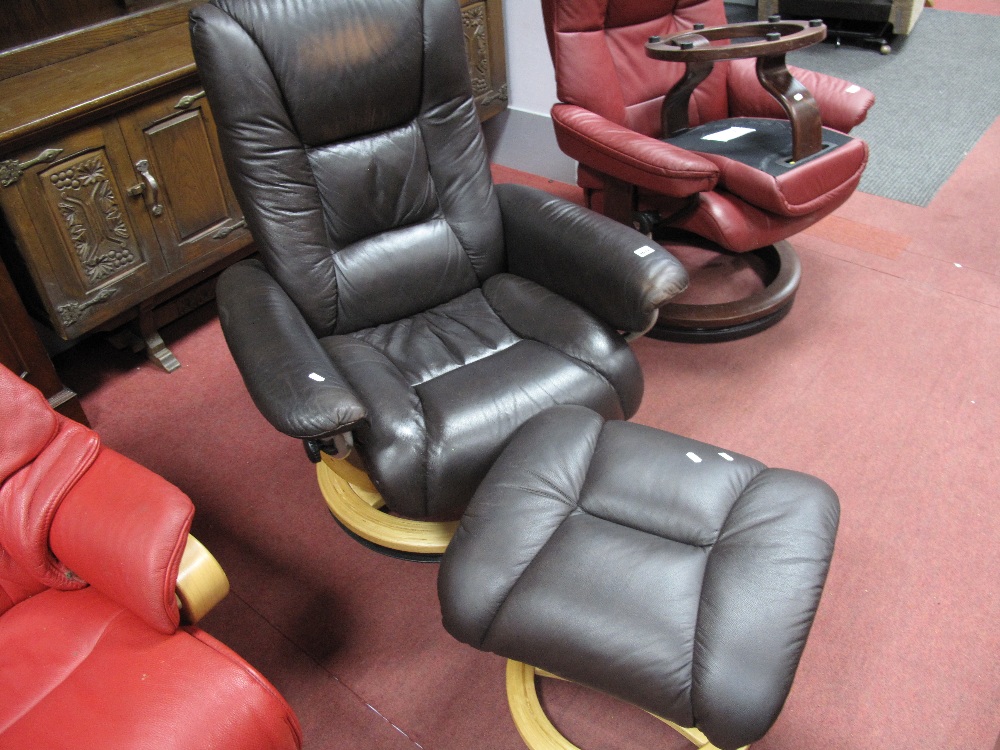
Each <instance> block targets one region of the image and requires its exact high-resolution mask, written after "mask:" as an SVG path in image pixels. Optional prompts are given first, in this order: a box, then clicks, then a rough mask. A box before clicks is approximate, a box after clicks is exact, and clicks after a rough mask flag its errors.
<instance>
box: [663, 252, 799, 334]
mask: <svg viewBox="0 0 1000 750" xmlns="http://www.w3.org/2000/svg"><path fill="white" fill-rule="evenodd" d="M654 236H655V235H654ZM747 254H749V255H752V256H754V258H755V259H756V261H757V262H756V264H755V265H757V266H759V270H758V271H757V272H758V275H759V276H760V279H761V282H762V284H763V288H761V289H759V290H758V291H755V292H753V293H752V294H750V295H748V296H746V297H743V298H741V299H738V300H733V301H731V302H716V303H708V304H686V303H684V302H668V303H667V304H666V305H664V306H663V307H661V308H660V316H659V319H658V320H657V323H656V325H655V326H653V328H652V329H651V330H650V331H649V333H648V334H647V335H648V336H650V337H651V338H655V339H660V340H662V341H680V342H685V343H699V342H700V343H709V342H719V341H732V340H734V339H739V338H743V337H744V336H750V335H752V334H754V333H758V332H760V331H763V330H765V329H767V328H770V327H771V326H773V325H774V324H775V323H777V322H778V321H780V320H781V319H782V318H784V317H785V316H786V315H787V314H788V311H789V310H791V308H792V303H793V302H794V301H795V293H796V292H797V291H798V288H799V281H800V280H801V277H802V264H801V263H800V262H799V256H798V255H796V254H795V251H794V250H793V249H792V246H791V245H790V244H789V243H788V242H787V241H786V240H781V241H780V242H776V243H774V244H773V245H768V246H766V247H762V248H758V249H757V250H753V251H751V252H750V253H747Z"/></svg>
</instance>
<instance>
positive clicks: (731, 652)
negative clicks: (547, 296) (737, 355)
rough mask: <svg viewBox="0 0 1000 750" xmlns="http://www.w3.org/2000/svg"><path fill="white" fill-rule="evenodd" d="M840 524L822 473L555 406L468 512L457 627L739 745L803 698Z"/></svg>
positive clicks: (454, 551) (457, 548)
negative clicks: (805, 662)
mask: <svg viewBox="0 0 1000 750" xmlns="http://www.w3.org/2000/svg"><path fill="white" fill-rule="evenodd" d="M838 518H839V504H838V501H837V496H836V495H835V494H834V492H833V490H831V489H830V488H829V487H828V486H827V485H826V484H824V483H823V482H821V481H820V480H818V479H815V478H814V477H811V476H807V475H805V474H801V473H798V472H793V471H786V470H781V469H769V468H767V467H765V466H764V465H763V464H761V463H759V462H758V461H755V460H753V459H751V458H747V457H745V456H741V455H738V454H735V453H727V452H725V451H722V450H720V449H718V448H715V447H712V446H710V445H707V444H705V443H700V442H698V441H695V440H689V439H687V438H683V437H679V436H677V435H672V434H669V433H666V432H662V431H660V430H655V429H652V428H649V427H644V426H641V425H637V424H632V423H628V422H618V421H612V422H605V421H604V420H603V419H602V418H601V417H600V416H598V415H597V414H595V413H594V412H592V411H589V410H587V409H584V408H581V407H574V406H567V407H557V408H554V409H550V410H548V411H546V412H544V413H542V414H540V415H539V416H537V417H535V418H534V419H533V420H531V421H530V422H528V423H527V424H526V425H525V426H524V427H522V428H521V430H520V431H519V432H518V433H517V434H516V435H515V437H514V439H513V440H512V442H511V443H510V445H509V446H508V448H507V449H506V450H505V451H504V453H503V454H502V455H501V457H500V458H499V460H498V461H497V462H496V463H495V464H494V466H493V468H492V470H491V471H490V472H489V474H488V475H487V477H486V478H485V480H484V481H483V483H482V484H481V486H480V488H479V490H478V492H477V493H476V495H475V498H474V499H473V501H472V503H471V504H470V505H469V507H468V509H467V511H466V512H465V515H464V517H463V518H462V521H461V523H460V525H459V528H458V530H457V532H456V534H455V537H454V539H453V540H452V542H451V545H450V546H449V548H448V550H447V552H446V553H445V555H444V558H443V560H442V563H441V570H440V574H439V579H438V587H439V594H440V600H441V609H442V616H443V621H444V626H445V628H446V629H447V630H448V632H449V633H451V634H452V635H453V636H454V637H456V638H457V639H458V640H460V641H463V642H465V643H468V644H470V645H472V646H474V647H476V648H478V649H482V650H486V651H491V652H494V653H497V654H499V655H501V656H504V657H507V658H509V659H514V660H516V661H521V662H525V663H527V664H531V665H533V666H535V667H539V668H542V669H545V670H547V671H549V672H552V673H554V674H557V675H559V676H561V677H564V678H567V679H570V680H574V681H576V682H579V683H582V684H585V685H588V686H590V687H593V688H595V689H598V690H601V691H604V692H606V693H608V694H611V695H613V696H616V697H618V698H621V699H623V700H626V701H628V702H630V703H633V704H635V705H638V706H640V707H641V708H644V709H646V710H648V711H650V712H652V713H654V714H656V715H658V716H660V717H663V718H666V719H669V720H671V721H673V722H675V723H677V724H679V725H681V726H685V727H696V728H698V729H700V730H701V731H702V732H703V733H704V734H705V735H706V736H707V737H708V739H709V740H711V741H712V742H713V743H714V744H715V745H717V746H718V747H720V748H736V747H742V746H743V745H746V744H749V743H750V742H753V741H755V740H757V739H759V738H760V737H762V736H763V735H764V734H765V733H766V732H767V730H768V729H769V728H770V727H771V725H772V724H773V723H774V721H775V719H776V718H777V716H778V712H779V711H780V710H781V707H782V704H783V703H784V701H785V698H786V697H787V695H788V691H789V689H790V688H791V684H792V678H793V676H794V674H795V670H796V667H797V666H798V662H799V658H800V656H801V654H802V650H803V647H804V646H805V642H806V636H807V635H808V632H809V629H810V627H811V625H812V621H813V616H814V615H815V612H816V608H817V606H818V604H819V599H820V594H821V592H822V589H823V583H824V581H825V578H826V573H827V569H828V567H829V564H830V558H831V555H832V553H833V544H834V537H835V535H836V529H837V523H838Z"/></svg>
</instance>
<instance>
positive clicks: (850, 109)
mask: <svg viewBox="0 0 1000 750" xmlns="http://www.w3.org/2000/svg"><path fill="white" fill-rule="evenodd" d="M729 65H730V68H729V77H728V79H727V80H728V83H727V86H728V88H729V113H730V115H731V116H733V117H772V118H780V119H784V118H786V117H787V115H786V114H785V112H784V110H783V109H782V108H781V105H780V104H778V102H777V101H776V100H775V98H774V97H773V96H771V95H770V94H769V93H767V91H765V90H764V87H763V86H761V85H760V81H758V80H757V73H756V69H755V61H754V60H733V61H731V62H730V63H729ZM788 72H789V73H791V74H792V75H793V76H795V78H796V79H797V80H798V81H799V82H800V83H801V84H802V85H803V86H805V87H806V88H807V89H809V91H810V93H812V95H813V98H814V99H815V100H816V103H817V104H818V105H819V114H820V119H821V120H822V121H823V125H825V126H826V127H828V128H833V129H834V130H839V131H840V132H841V133H849V132H850V131H851V129H852V128H854V127H857V126H858V125H860V124H861V123H862V122H864V120H865V117H867V116H868V110H869V109H871V107H872V105H873V104H874V103H875V95H874V94H873V93H872V92H871V91H868V90H867V89H863V88H861V87H860V86H855V85H854V84H852V83H850V82H849V81H845V80H842V79H840V78H835V77H834V76H829V75H826V74H825V73H817V72H815V71H812V70H805V69H804V68H797V67H795V66H794V65H789V66H788Z"/></svg>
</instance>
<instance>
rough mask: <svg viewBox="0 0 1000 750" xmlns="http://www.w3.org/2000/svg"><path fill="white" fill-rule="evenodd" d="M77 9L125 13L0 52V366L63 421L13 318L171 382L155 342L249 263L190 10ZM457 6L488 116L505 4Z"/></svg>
mask: <svg viewBox="0 0 1000 750" xmlns="http://www.w3.org/2000/svg"><path fill="white" fill-rule="evenodd" d="M83 1H84V0H76V2H83ZM86 1H87V2H91V4H93V3H105V4H107V3H118V4H120V5H121V7H120V11H119V12H120V14H121V15H120V17H116V18H112V19H111V20H106V21H103V22H101V23H97V24H94V25H91V26H88V27H85V28H82V29H76V30H71V31H67V32H65V33H61V34H57V35H56V36H54V37H51V38H46V39H42V40H40V41H37V42H28V43H25V44H21V46H18V47H15V48H13V49H8V50H6V51H3V52H0V210H2V212H3V221H4V224H5V225H4V226H3V227H0V230H3V231H0V261H2V263H3V264H6V269H3V273H2V274H0V316H2V319H3V322H4V326H3V327H2V330H0V362H2V363H3V364H5V365H7V366H8V367H11V369H14V370H17V371H19V372H21V373H22V375H23V376H24V377H26V378H27V379H28V380H29V382H32V383H33V384H35V385H36V386H38V387H40V388H41V389H42V390H43V392H44V393H45V394H46V396H47V397H48V398H49V400H50V402H52V403H53V405H54V406H57V407H58V408H60V409H61V410H62V411H63V412H64V413H67V414H69V415H70V416H74V417H78V416H81V415H82V412H81V411H80V410H79V406H78V404H77V403H76V400H75V397H74V394H72V393H71V392H69V391H67V389H65V387H63V386H62V384H61V383H60V382H59V379H58V376H56V375H55V370H54V368H53V367H52V364H51V361H50V360H49V359H48V357H47V356H45V357H42V358H40V357H39V356H38V353H39V352H45V348H44V347H43V345H42V344H41V341H40V339H39V338H38V334H37V332H36V330H35V327H34V325H24V324H23V322H24V321H23V320H22V319H21V317H20V316H21V314H22V313H23V310H24V309H25V308H26V309H27V310H28V311H30V313H31V315H32V316H33V317H34V319H35V320H37V321H39V322H40V323H41V325H43V326H46V327H47V328H50V329H51V330H52V331H53V332H54V333H55V334H57V335H58V336H59V337H60V338H62V339H64V340H66V341H70V342H72V341H74V340H77V339H79V338H80V337H82V336H85V335H87V334H90V333H93V332H96V331H104V332H110V333H113V335H114V340H116V341H118V342H119V343H129V344H130V345H133V346H134V347H135V348H137V350H138V349H141V348H145V350H146V351H147V353H148V354H149V357H150V359H152V360H153V361H155V362H157V363H159V364H160V365H161V366H163V367H164V368H165V369H166V370H168V371H171V370H173V369H175V368H176V367H178V366H179V363H178V361H177V359H176V358H175V357H174V355H173V354H172V353H171V352H170V350H169V349H168V348H167V347H166V346H165V345H164V342H163V340H162V338H161V337H160V335H159V333H158V329H159V328H160V327H161V326H162V325H164V324H165V323H167V322H169V321H170V320H173V319H175V318H177V317H178V316H179V315H181V314H183V313H184V312H186V311H188V310H190V309H192V308H193V307H195V306H198V305H200V304H203V303H204V302H207V301H208V300H210V299H211V298H212V296H213V293H214V279H215V277H216V276H217V275H218V273H219V272H220V271H221V270H222V269H224V268H225V267H226V266H227V265H229V264H231V263H233V262H235V261H236V260H237V259H239V258H242V257H245V256H246V255H249V254H250V253H252V252H253V245H252V239H251V237H250V234H249V232H248V231H247V229H246V227H245V224H244V221H243V218H242V215H241V212H240V209H239V205H238V204H237V202H236V199H235V197H234V195H233V192H232V189H231V188H230V186H229V183H228V181H227V179H226V174H225V168H224V166H223V163H222V159H221V155H220V152H219V146H218V141H217V137H216V133H215V124H214V122H213V119H212V113H211V110H210V109H209V107H208V104H207V102H206V100H205V98H204V91H203V90H202V89H201V87H200V85H199V82H198V75H197V70H196V68H195V64H194V59H193V56H192V53H191V47H190V41H189V38H188V29H187V13H188V10H189V9H190V8H191V7H192V6H194V5H196V4H197V2H192V1H191V0H174V1H173V2H168V3H165V4H156V5H155V7H152V8H149V7H147V8H146V9H145V10H141V11H139V12H131V10H130V7H131V6H134V5H135V3H134V0H86ZM459 1H460V3H461V6H462V13H463V20H464V27H465V41H466V49H467V52H468V56H469V68H470V72H471V74H472V80H473V89H474V94H475V96H476V100H477V103H478V105H479V109H480V117H481V118H482V119H487V118H489V117H491V116H493V115H495V114H497V113H499V112H500V111H502V110H503V109H504V108H505V107H506V104H507V85H506V62H505V55H504V38H503V11H502V6H501V2H502V0H471V1H470V0H459ZM150 4H151V3H149V2H148V0H147V2H145V3H144V5H146V6H149V5H150ZM18 7H22V9H24V10H23V15H24V16H25V18H26V19H27V20H33V18H29V16H30V12H29V11H30V9H31V8H35V7H37V6H36V5H35V4H33V3H30V2H21V0H14V2H13V4H12V6H11V10H10V11H8V10H5V11H4V13H5V14H7V13H8V12H10V13H14V14H16V12H17V9H18ZM26 22H27V21H26ZM50 22H54V21H50ZM61 22H63V23H64V22H65V19H62V20H61ZM9 28H10V27H8V29H9ZM29 38H30V37H29ZM0 41H2V40H0ZM7 270H9V272H10V274H9V275H8V274H7ZM11 277H13V286H11ZM5 284H6V287H7V290H6V291H5V286H4V285H5ZM14 289H16V292H13V291H12V290H14ZM17 307H19V308H21V311H20V312H19V311H15V310H14V308H17ZM15 320H21V324H18V325H14V324H13V321H15ZM29 322H30V321H29ZM5 337H6V338H5ZM29 339H32V340H30V341H29ZM27 351H31V352H34V356H33V358H32V359H31V365H30V366H29V365H28V364H27V363H26V361H24V360H25V358H24V356H23V352H27ZM43 371H45V372H44V373H43Z"/></svg>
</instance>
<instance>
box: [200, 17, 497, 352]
mask: <svg viewBox="0 0 1000 750" xmlns="http://www.w3.org/2000/svg"><path fill="white" fill-rule="evenodd" d="M191 36H192V43H193V47H194V52H195V58H196V60H197V63H198V68H199V73H200V76H201V79H202V81H203V83H204V85H205V89H206V91H207V93H208V98H209V101H210V102H211V105H212V109H213V112H214V115H215V120H216V124H217V127H218V131H219V137H220V141H221V145H222V150H223V154H224V158H225V162H226V167H227V171H228V173H229V177H230V179H231V181H232V183H233V187H234V189H235V191H236V195H237V197H238V199H239V202H240V205H241V207H242V209H243V211H244V214H245V216H246V220H247V225H248V227H249V228H250V231H251V232H252V234H253V236H254V239H255V240H256V243H257V247H258V249H259V250H260V252H261V254H262V256H263V258H264V261H265V263H266V265H267V266H268V269H269V271H270V272H271V273H272V274H273V275H274V276H275V277H276V278H277V280H278V282H279V283H280V284H281V285H282V287H283V288H284V289H285V291H286V292H288V294H289V296H291V298H292V299H293V301H294V302H295V303H296V305H297V306H298V307H299V309H300V310H301V311H302V313H303V315H304V316H305V317H306V319H307V320H308V322H309V324H310V326H311V327H312V329H313V331H314V332H315V333H316V334H317V335H320V336H324V335H329V334H331V333H349V332H351V331H355V330H359V329H362V328H367V327H370V326H373V325H377V324H380V323H385V322H389V321H392V320H397V319H400V318H403V317H406V316H408V315H411V314H413V313H415V312H418V311H421V310H425V309H428V308H430V307H433V306H434V305H437V304H440V303H442V302H445V301H447V300H449V299H452V298H454V297H457V296H459V295H460V294H463V293H465V292H467V291H469V290H470V289H473V288H475V287H476V286H478V285H480V284H481V283H482V282H483V281H485V280H486V279H487V278H489V277H490V276H492V275H494V274H495V273H497V272H499V271H501V270H503V266H504V257H503V244H502V226H501V220H500V210H499V204H498V202H497V198H496V196H495V194H494V192H493V184H492V180H491V177H490V171H489V162H488V159H487V156H486V149H485V146H484V142H483V139H482V132H481V129H480V125H479V119H478V116H477V113H476V108H475V104H474V102H473V99H472V93H471V84H470V79H469V71H468V65H467V56H466V52H465V46H464V36H463V32H462V22H461V15H460V12H459V8H458V3H456V2H455V0H364V1H363V2H360V1H359V0H213V4H212V5H205V6H201V7H199V8H196V9H194V10H193V11H192V14H191Z"/></svg>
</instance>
